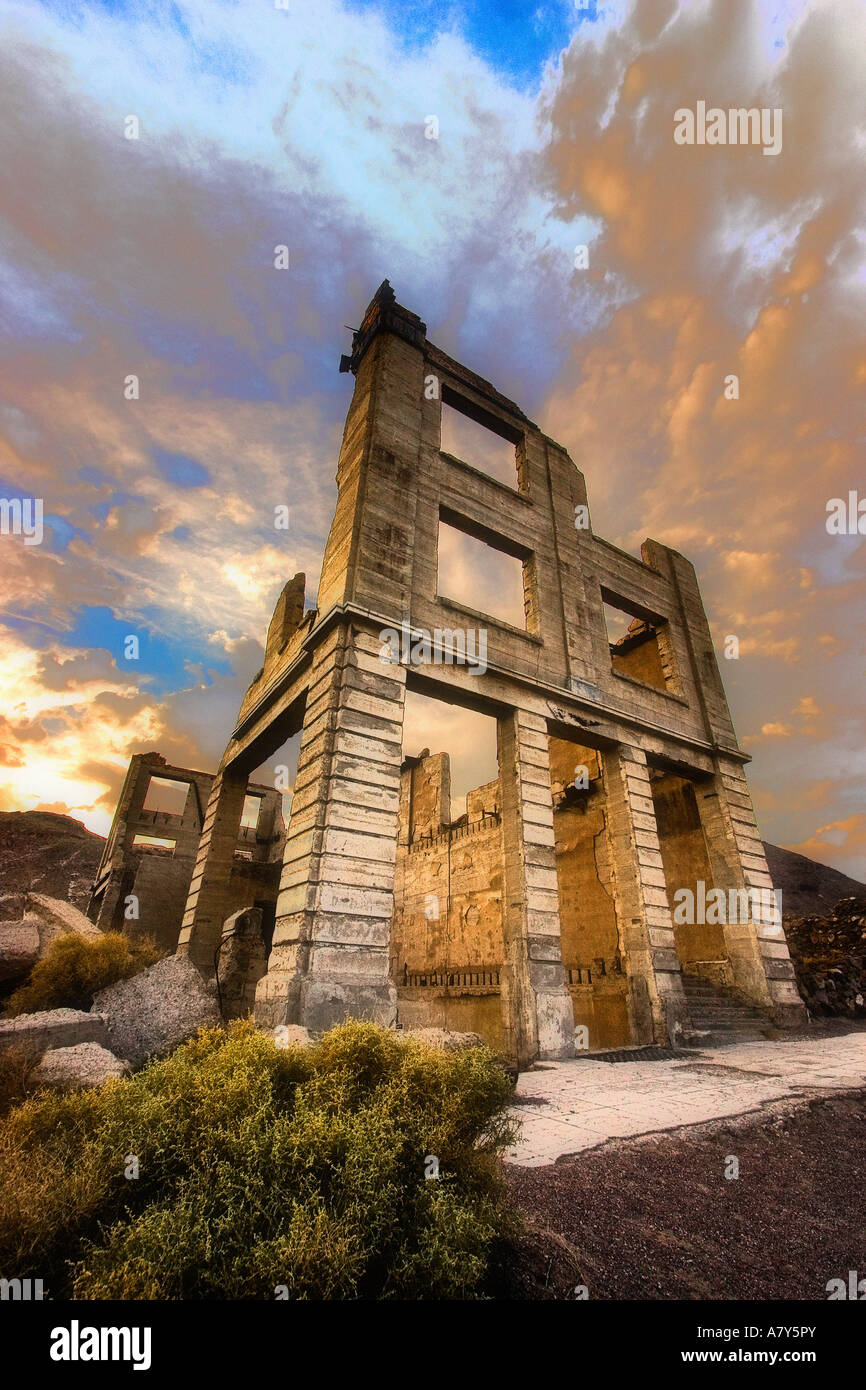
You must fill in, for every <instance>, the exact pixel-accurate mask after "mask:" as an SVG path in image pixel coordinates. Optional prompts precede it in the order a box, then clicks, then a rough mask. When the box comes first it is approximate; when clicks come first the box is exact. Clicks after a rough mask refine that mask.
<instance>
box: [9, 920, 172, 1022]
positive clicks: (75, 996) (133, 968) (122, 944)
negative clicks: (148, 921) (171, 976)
mask: <svg viewBox="0 0 866 1390" xmlns="http://www.w3.org/2000/svg"><path fill="white" fill-rule="evenodd" d="M164 955H165V952H164V951H161V950H160V949H159V948H158V947H157V945H156V943H155V942H154V941H152V940H151V938H150V937H145V936H142V937H138V938H135V939H131V938H130V937H128V936H124V935H123V933H122V932H116V931H109V932H106V933H105V934H104V936H101V937H99V938H98V939H93V938H89V937H84V936H79V935H78V934H77V933H76V932H66V933H65V934H64V935H63V936H58V937H57V938H56V939H55V940H54V941H52V943H51V945H50V946H49V948H48V951H47V952H46V954H45V957H44V959H43V960H40V961H37V962H36V964H35V965H34V967H33V969H32V970H31V972H30V976H29V978H28V980H27V983H26V984H24V985H21V986H20V987H19V988H18V989H16V990H15V992H14V994H11V995H10V996H9V1000H8V1002H7V1005H6V1013H7V1015H8V1017H10V1018H12V1017H14V1016H15V1015H16V1014H30V1013H38V1012H39V1011H40V1010H42V1009H89V1008H90V1006H91V1004H92V1003H93V996H94V994H96V992H97V991H98V990H100V989H105V988H106V986H107V985H113V984H115V983H116V982H117V981H118V980H126V979H128V978H129V976H130V975H137V974H138V972H139V971H140V970H146V969H147V967H148V966H149V965H153V964H154V963H155V962H156V961H158V960H160V959H161V958H162V956H164Z"/></svg>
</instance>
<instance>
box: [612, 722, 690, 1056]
mask: <svg viewBox="0 0 866 1390" xmlns="http://www.w3.org/2000/svg"><path fill="white" fill-rule="evenodd" d="M600 758H601V762H602V766H603V769H604V783H605V791H606V794H607V822H608V832H609V835H610V843H611V850H612V854H613V876H614V892H615V895H616V910H617V917H618V920H619V925H620V935H621V938H622V943H623V960H624V964H625V968H626V971H627V973H628V980H629V1011H630V1014H631V1024H632V1036H633V1039H634V1041H635V1042H638V1043H651V1042H657V1043H662V1044H667V1043H675V1042H676V1041H677V1040H678V1038H679V1036H680V1034H681V1033H682V1031H684V1030H686V1029H688V1028H689V1026H690V1024H689V1017H688V1008H687V1005H686V998H685V994H684V992H683V986H682V975H681V972H680V962H679V958H678V956H677V952H676V945H675V942H674V929H673V921H672V919H671V912H670V907H669V904H668V896H667V888H666V884H665V873H664V867H663V864H662V857H661V850H660V847H659V837H658V827H657V825H656V817H655V806H654V804H653V799H652V792H651V789H650V779H649V772H648V770H647V765H646V754H645V753H644V752H643V751H642V749H640V748H634V747H630V746H622V747H619V748H616V749H613V750H611V751H605V752H603V753H601V754H600Z"/></svg>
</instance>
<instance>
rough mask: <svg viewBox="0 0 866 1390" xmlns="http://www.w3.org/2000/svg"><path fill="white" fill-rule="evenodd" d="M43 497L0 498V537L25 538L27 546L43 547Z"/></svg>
mask: <svg viewBox="0 0 866 1390" xmlns="http://www.w3.org/2000/svg"><path fill="white" fill-rule="evenodd" d="M42 512H43V503H42V498H41V497H0V535H2V536H23V537H24V544H25V545H41V544H42V536H43V527H42Z"/></svg>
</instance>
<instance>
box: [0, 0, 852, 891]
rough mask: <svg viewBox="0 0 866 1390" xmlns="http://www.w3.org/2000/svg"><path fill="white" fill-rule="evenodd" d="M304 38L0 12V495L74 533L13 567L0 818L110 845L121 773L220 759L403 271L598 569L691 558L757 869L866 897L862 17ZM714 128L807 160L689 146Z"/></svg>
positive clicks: (836, 14)
mask: <svg viewBox="0 0 866 1390" xmlns="http://www.w3.org/2000/svg"><path fill="white" fill-rule="evenodd" d="M278 3H281V0H278ZM287 3H288V5H289V8H288V9H285V8H278V7H277V4H275V3H274V0H191V2H190V0H176V2H175V3H168V0H117V2H116V3H109V0H105V2H104V3H98V0H46V2H45V3H38V0H26V3H15V2H14V0H12V2H11V3H2V4H0V16H2V20H0V106H2V110H0V149H2V159H0V169H2V192H0V359H2V360H0V376H2V390H0V496H2V497H6V498H15V497H25V496H31V497H32V496H36V497H41V498H43V499H44V506H45V514H46V530H45V537H44V541H43V543H42V544H41V545H39V546H35V545H34V546H28V545H25V544H24V541H23V538H22V537H21V536H20V535H14V534H13V535H2V536H0V558H2V572H0V585H2V624H3V626H2V628H0V806H3V807H5V808H7V809H20V810H24V809H30V808H33V807H42V808H48V809H52V810H58V811H64V812H69V813H70V814H71V815H74V816H76V817H78V818H79V819H82V820H83V821H85V823H86V824H87V825H89V826H90V827H91V828H93V829H96V830H99V831H100V832H102V833H104V832H105V830H106V829H107V826H108V824H109V822H110V816H111V812H112V810H113V806H114V801H115V798H116V794H117V790H118V787H119V784H120V781H121V779H122V775H123V771H124V769H125V766H126V763H127V761H128V758H129V756H130V754H131V753H133V752H140V751H145V750H147V749H149V748H159V749H160V750H161V751H162V752H163V753H164V754H166V755H167V756H168V757H169V758H170V759H172V760H174V761H177V762H180V763H184V764H186V765H189V766H199V767H205V768H207V767H213V766H215V765H216V762H217V761H218V759H219V756H220V754H221V752H222V748H223V746H224V743H225V740H226V737H227V734H228V732H229V730H230V728H231V725H232V722H233V719H234V715H235V713H236V710H237V706H238V703H239V700H240V697H241V694H242V693H243V690H244V689H245V687H246V685H247V684H248V682H249V680H250V679H251V677H252V675H253V674H254V673H255V671H256V670H257V669H258V667H259V666H260V664H261V644H262V640H263V638H264V634H265V631H266V628H267V622H268V619H269V616H270V611H271V608H272V605H273V603H274V601H275V599H276V597H277V594H278V593H279V590H280V588H281V586H282V584H283V583H284V582H285V579H286V578H287V577H289V576H291V575H292V574H293V573H294V572H295V571H296V570H299V569H302V570H305V571H306V574H307V588H308V599H309V600H310V601H312V600H313V599H314V597H315V590H316V584H317V578H318V568H319V563H320V557H321V549H322V545H323V542H324V538H325V536H326V534H327V528H328V524H329V521H330V517H331V513H332V509H333V504H334V497H335V488H334V471H335V466H336V459H337V453H338V448H339V441H340V435H341V431H342V424H343V419H344V416H345V412H346V408H347V406H348V401H349V395H350V390H351V378H350V377H347V376H345V375H343V376H340V375H339V374H338V371H337V364H338V360H339V356H340V353H341V352H343V351H346V350H347V347H348V342H349V334H348V332H347V331H346V330H345V327H344V325H347V324H357V323H358V322H359V317H360V315H361V313H362V312H363V308H364V306H365V304H366V303H367V301H368V300H369V298H370V296H371V294H372V292H373V291H374V290H375V288H376V286H377V285H378V284H379V282H380V281H381V280H382V279H383V278H384V277H385V276H387V277H388V278H389V279H390V280H391V282H392V284H393V285H394V287H395V289H396V292H397V296H398V298H399V300H400V302H401V303H403V304H405V305H406V306H407V307H408V308H410V309H412V310H414V311H415V312H417V313H419V314H420V315H421V317H422V318H424V319H425V320H426V322H427V324H428V332H429V336H430V337H431V338H432V340H433V341H434V342H436V343H437V344H438V345H439V346H440V347H442V348H443V349H444V350H445V351H446V352H448V353H450V354H451V355H453V356H455V357H457V358H458V359H459V360H461V361H465V362H466V363H467V364H468V365H470V366H471V367H473V368H474V369H475V370H477V371H478V372H479V373H481V375H483V376H485V377H488V378H490V379H492V380H493V381H494V382H496V383H497V385H498V386H499V387H500V389H501V390H503V391H504V392H505V393H506V394H507V395H510V396H512V397H513V398H514V399H516V400H517V401H518V402H519V403H520V404H521V405H522V406H523V408H524V409H525V410H526V412H527V414H529V415H530V416H531V417H532V418H533V419H535V420H536V421H537V422H538V423H539V424H540V425H541V426H542V428H543V429H545V430H546V431H547V432H548V433H549V434H551V435H552V436H553V437H554V438H556V439H558V440H559V441H561V442H562V443H563V444H564V445H565V446H566V447H567V448H568V449H569V451H570V452H571V454H572V457H573V458H574V460H575V462H576V463H577V465H578V466H579V467H580V468H581V469H583V471H584V472H585V474H586V478H587V483H588V487H589V495H590V503H591V507H592V518H593V525H594V527H595V529H596V530H597V531H598V532H599V533H600V534H602V535H604V536H605V537H607V538H608V539H610V540H612V541H614V542H615V543H616V544H618V545H621V546H623V547H624V548H625V549H628V550H632V551H637V549H638V547H639V544H640V541H641V540H642V539H643V538H644V537H645V536H647V535H650V536H653V537H656V538H658V539H660V540H662V541H665V542H667V543H668V544H670V545H673V546H674V547H676V548H678V549H681V550H682V551H684V552H685V553H686V554H687V555H688V556H689V557H690V558H691V559H692V560H693V561H694V563H695V564H696V566H697V568H698V573H699V576H700V579H701V583H702V588H703V593H704V598H705V601H706V604H707V609H708V612H709V615H710V620H711V623H712V627H713V633H714V636H715V639H716V644H717V648H718V649H719V650H721V649H722V646H723V642H724V638H725V637H726V636H727V635H728V634H734V635H736V636H737V637H738V639H739V651H740V656H739V659H738V660H736V661H724V660H723V661H722V666H723V676H724V678H725V680H726V685H727V689H728V694H729V698H730V701H731V705H732V708H733V714H734V720H735V724H736V727H737V730H738V733H739V735H740V739H741V742H742V743H743V745H744V746H745V748H746V749H747V751H748V752H749V753H750V754H751V755H752V757H753V760H754V761H753V763H752V765H751V771H750V776H751V781H752V787H753V792H754V796H755V801H756V805H757V809H758V814H759V818H760V821H761V825H762V830H763V833H764V835H765V837H766V838H767V839H770V840H773V841H775V842H776V843H778V844H782V845H786V846H788V847H790V848H794V849H799V850H800V851H801V852H804V853H806V854H809V855H812V856H813V857H815V858H819V859H821V860H823V861H824V862H827V863H830V864H834V865H836V866H837V867H839V868H841V869H844V870H845V871H847V872H849V873H852V874H853V875H855V876H858V877H859V876H862V877H866V807H864V798H863V790H862V789H863V785H864V776H866V739H864V700H863V689H864V664H866V662H864V627H866V603H864V590H866V583H864V575H866V544H864V538H863V537H862V536H859V535H857V534H856V532H855V534H850V535H831V534H829V533H828V531H827V527H826V524H825V523H826V517H827V503H828V500H829V499H831V498H833V497H842V498H846V499H847V497H848V493H849V492H850V491H852V490H855V491H856V490H857V489H858V488H859V496H861V497H866V469H864V466H863V463H864V443H866V411H864V398H866V335H864V323H866V315H864V307H866V305H864V300H866V234H864V231H863V228H864V227H866V217H864V213H866V175H864V166H866V6H864V4H863V3H862V0H761V2H760V3H759V0H716V2H715V3H713V2H712V0H684V3H677V0H610V3H607V4H602V3H595V0H592V2H591V3H589V4H582V3H577V4H576V3H574V0H555V2H554V3H539V4H538V5H537V6H536V7H535V8H533V6H532V4H507V3H501V2H500V3H481V0H455V3H451V4H449V3H447V2H446V3H442V0H436V2H435V3H433V2H432V0H420V3H416V4H413V5H412V6H405V5H403V4H401V3H398V0H383V3H379V4H372V3H367V2H366V0H287ZM699 101H705V102H706V103H707V105H708V106H719V107H722V108H729V107H734V106H757V107H762V108H763V107H766V108H779V109H780V110H781V111H782V113H783V128H782V129H783V139H782V149H781V151H780V153H779V154H778V155H776V156H765V155H764V154H763V153H762V150H761V148H760V147H754V146H746V147H738V146H725V147H722V146H710V145H703V146H700V145H692V146H688V145H679V144H677V143H676V142H675V141H674V138H673V134H674V125H675V122H674V111H675V110H676V109H678V108H681V107H690V108H693V109H694V108H695V107H696V105H697V103H698V102H699ZM129 116H135V117H136V118H137V122H138V127H139V130H138V134H139V138H138V139H127V138H125V131H128V130H129V129H130V126H129V123H128V119H127V118H128V117H129ZM431 116H435V117H436V119H437V121H438V132H439V138H438V139H436V140H432V139H428V138H425V131H427V130H429V128H430V126H429V118H430V117H431ZM581 244H585V245H586V246H587V247H588V248H589V250H588V260H589V264H588V266H586V268H580V269H576V268H575V254H574V252H575V247H576V246H578V245H581ZM277 245H285V246H287V247H288V248H289V269H288V270H287V271H285V270H277V269H276V268H275V266H274V248H275V246H277ZM730 374H735V375H736V376H737V377H738V379H739V398H738V399H736V400H731V399H727V398H726V395H725V379H726V377H728V376H729V375H730ZM130 375H135V376H137V377H138V379H139V384H140V385H139V399H138V400H127V399H125V395H124V382H125V379H126V378H127V377H128V376H130ZM280 504H284V505H287V506H288V507H289V508H290V526H289V529H288V531H275V529H274V525H273V518H274V508H275V507H276V506H278V505H280ZM130 634H135V635H137V636H138V637H139V639H140V656H139V659H138V660H137V661H132V660H127V659H125V656H124V641H125V638H126V637H127V636H128V635H130ZM412 719H413V724H412V729H411V732H410V738H415V737H417V739H418V740H420V739H422V737H423V735H424V732H425V730H424V720H423V716H422V714H421V713H420V711H419V710H415V711H413V715H412ZM446 736H447V742H449V743H450V744H451V746H452V747H453V750H454V752H455V780H456V781H457V782H458V783H459V782H460V781H461V779H462V780H463V782H464V783H466V782H472V780H473V778H474V780H483V779H484V778H486V777H487V776H489V775H491V772H490V770H489V767H488V765H487V763H485V762H484V758H483V757H482V751H484V752H486V755H487V758H488V762H489V757H490V756H491V755H492V739H490V738H489V737H488V738H487V741H486V743H485V741H484V739H481V740H479V738H478V735H477V733H476V732H475V731H474V729H473V730H469V729H467V727H460V725H459V720H458V718H457V716H456V715H449V717H448V720H447V721H446V722H443V720H442V719H441V718H440V719H439V721H438V723H437V725H436V726H435V732H434V737H438V739H439V742H440V743H441V744H443V745H444V744H445V743H446ZM423 741H429V740H428V739H426V738H424V740H423ZM476 749H477V750H480V751H478V752H477V753H476ZM408 751H418V749H417V748H411V749H408ZM458 789H459V788H458ZM463 789H464V790H465V786H464V787H463Z"/></svg>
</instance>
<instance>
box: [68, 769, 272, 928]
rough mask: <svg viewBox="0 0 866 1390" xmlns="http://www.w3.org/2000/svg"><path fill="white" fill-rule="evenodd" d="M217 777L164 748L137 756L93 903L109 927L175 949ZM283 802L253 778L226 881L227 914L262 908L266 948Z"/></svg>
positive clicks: (96, 916)
mask: <svg viewBox="0 0 866 1390" xmlns="http://www.w3.org/2000/svg"><path fill="white" fill-rule="evenodd" d="M213 780H214V779H213V774H212V773H207V772H193V771H191V770H190V769H189V768H186V767H173V766H171V765H170V764H168V763H167V762H166V760H165V758H163V757H160V755H159V753H140V754H136V756H135V757H134V758H133V759H132V760H131V762H130V764H129V767H128V769H127V773H126V777H125V779H124V783H123V787H122V788H121V792H120V799H119V800H118V803H117V809H116V811H115V813H114V820H113V821H112V824H111V830H110V832H109V836H108V839H107V841H106V843H105V849H104V850H103V853H102V860H101V862H100V865H99V869H98V870H97V874H96V879H95V881H94V884H93V889H92V891H91V894H90V902H89V904H88V908H87V915H88V917H90V919H91V920H92V921H94V922H95V923H96V924H97V926H99V927H101V928H102V930H103V931H126V933H127V935H136V934H142V935H147V936H152V937H154V938H155V939H156V941H157V942H158V944H159V945H160V946H163V947H165V949H166V950H169V951H174V950H176V948H177V941H178V936H179V935H180V926H181V922H182V920H183V913H184V908H185V907H186V900H187V897H188V896H189V888H190V880H191V879H192V872H193V869H194V868H195V860H196V854H197V853H198V845H199V840H200V839H201V832H202V827H203V825H204V818H205V811H206V808H207V804H208V801H209V799H210V794H211V788H212V786H213ZM281 803H282V797H281V796H280V793H279V792H277V791H275V790H274V788H273V787H263V786H258V785H256V784H253V783H251V784H250V785H249V787H248V788H247V790H246V795H245V798H244V804H243V807H242V809H241V815H240V817H239V820H238V826H237V830H236V832H235V843H234V845H233V847H232V856H231V864H230V866H229V873H228V878H227V881H226V883H225V904H226V908H227V915H229V914H231V913H233V912H236V911H239V910H240V909H241V908H245V907H258V908H260V909H261V912H262V931H263V935H264V937H265V942H266V945H267V946H268V947H269V946H270V941H271V938H272V936H273V929H274V920H275V916H276V903H277V893H278V890H279V884H280V864H281V862H282V854H283V846H284V844H285V827H284V825H283V815H282V805H281Z"/></svg>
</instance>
